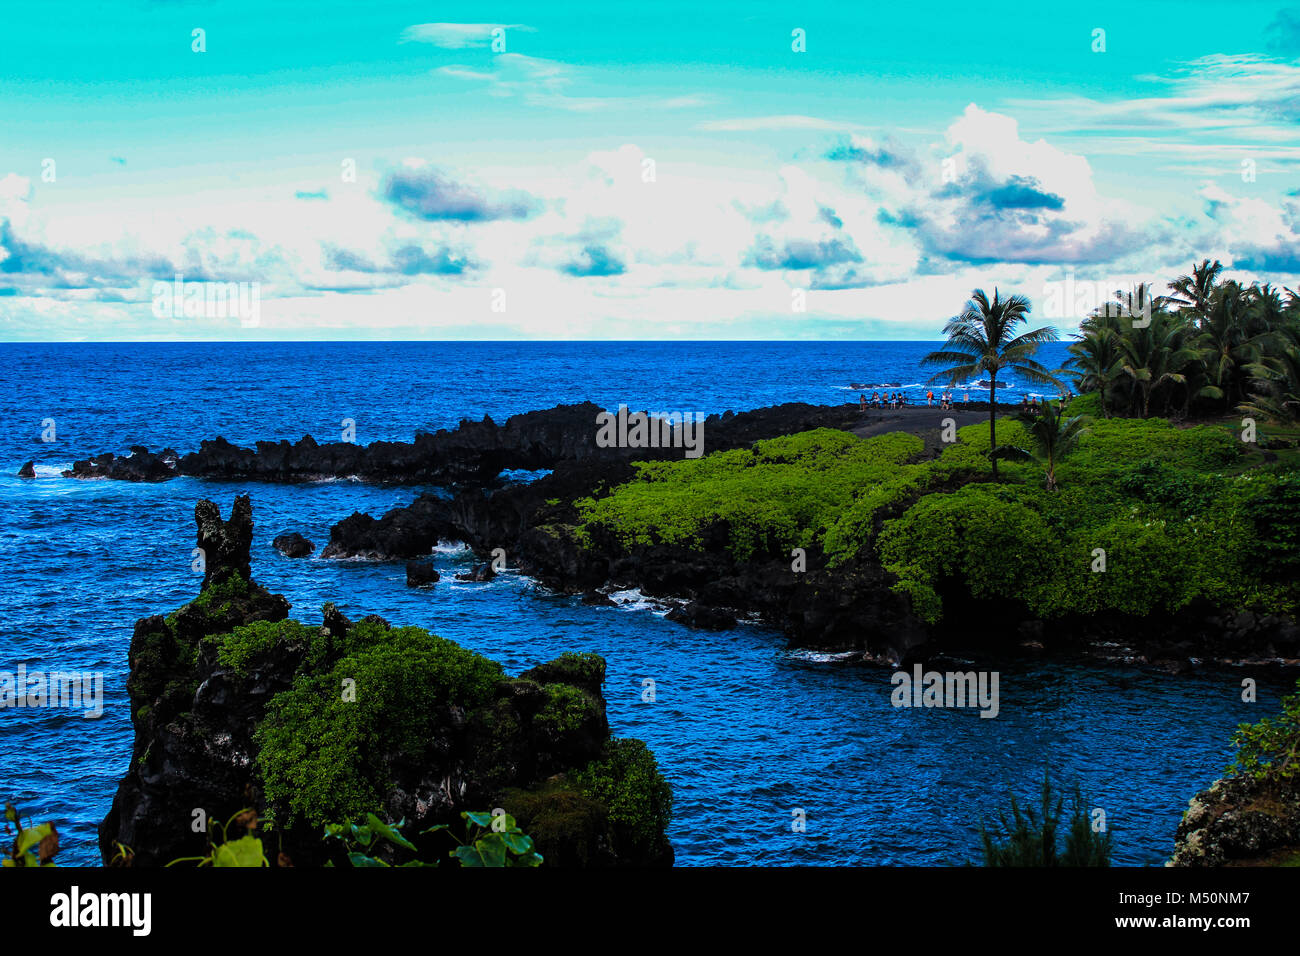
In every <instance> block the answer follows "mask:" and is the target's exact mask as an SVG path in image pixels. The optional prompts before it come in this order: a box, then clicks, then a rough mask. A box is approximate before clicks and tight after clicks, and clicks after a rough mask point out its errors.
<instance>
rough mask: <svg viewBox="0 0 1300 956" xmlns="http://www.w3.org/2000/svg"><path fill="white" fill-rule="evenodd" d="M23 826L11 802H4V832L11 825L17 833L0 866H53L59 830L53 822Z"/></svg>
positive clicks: (57, 847) (57, 846)
mask: <svg viewBox="0 0 1300 956" xmlns="http://www.w3.org/2000/svg"><path fill="white" fill-rule="evenodd" d="M28 822H29V825H28V826H23V822H22V818H21V816H20V815H19V813H18V810H17V809H16V808H15V807H14V805H13V804H12V803H6V804H5V833H6V834H7V833H8V832H9V829H10V826H11V825H12V826H13V827H14V828H15V829H16V830H17V833H15V834H14V842H13V844H12V845H11V846H10V848H9V853H8V854H7V855H6V856H5V858H4V861H3V862H2V863H0V866H55V865H56V864H55V863H54V862H53V861H54V856H55V854H56V853H58V852H59V831H58V830H57V829H56V828H55V826H54V824H53V823H42V824H41V825H40V826H35V827H34V826H30V820H29V821H28Z"/></svg>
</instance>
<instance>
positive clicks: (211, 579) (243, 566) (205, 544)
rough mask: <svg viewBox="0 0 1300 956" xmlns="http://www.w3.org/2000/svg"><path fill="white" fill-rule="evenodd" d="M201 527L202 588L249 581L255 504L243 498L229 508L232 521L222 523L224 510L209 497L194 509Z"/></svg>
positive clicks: (199, 527)
mask: <svg viewBox="0 0 1300 956" xmlns="http://www.w3.org/2000/svg"><path fill="white" fill-rule="evenodd" d="M194 522H195V524H197V525H198V539H197V545H198V549H199V550H200V551H201V552H202V553H203V561H204V572H203V589H204V590H207V589H208V588H209V587H211V586H212V585H213V584H220V583H223V582H225V581H227V580H229V579H230V578H232V577H238V578H239V579H240V580H242V581H248V580H249V579H250V577H251V576H252V572H251V571H250V570H249V563H250V562H249V556H248V555H249V549H250V548H251V547H252V545H253V504H252V502H251V501H250V500H249V498H248V495H240V496H239V497H238V498H236V499H235V503H234V505H233V506H232V507H231V509H230V520H229V521H223V520H221V509H220V508H218V507H217V506H216V504H215V503H214V502H211V501H208V500H207V499H206V498H205V499H204V500H202V501H200V502H199V503H198V504H197V505H195V506H194Z"/></svg>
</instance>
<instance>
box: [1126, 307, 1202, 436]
mask: <svg viewBox="0 0 1300 956" xmlns="http://www.w3.org/2000/svg"><path fill="white" fill-rule="evenodd" d="M1186 336H1187V326H1185V325H1184V324H1183V323H1182V322H1181V321H1180V320H1178V319H1177V318H1175V317H1174V316H1171V315H1170V314H1169V313H1167V312H1154V313H1152V315H1151V324H1150V325H1148V326H1146V327H1145V328H1141V329H1139V328H1134V329H1133V330H1132V331H1131V332H1130V333H1129V334H1128V335H1126V336H1125V337H1124V338H1123V339H1122V340H1121V342H1120V355H1121V358H1120V371H1122V372H1123V373H1124V374H1125V375H1126V376H1128V377H1129V378H1130V379H1131V380H1132V381H1133V383H1134V385H1136V386H1137V392H1136V394H1135V395H1134V398H1135V399H1136V398H1137V397H1138V396H1139V395H1140V396H1141V399H1142V417H1143V418H1147V417H1149V416H1150V414H1151V395H1152V393H1153V392H1155V391H1156V390H1157V389H1159V388H1161V387H1163V386H1166V385H1186V384H1187V375H1186V374H1185V373H1186V370H1187V369H1188V367H1189V366H1190V365H1191V364H1192V363H1194V362H1195V361H1196V360H1197V359H1198V358H1200V355H1199V353H1198V352H1197V350H1196V349H1193V348H1189V347H1188V346H1187V345H1186ZM1200 393H1201V394H1202V395H1204V396H1206V397H1217V396H1218V394H1219V392H1218V389H1216V388H1215V387H1214V386H1212V385H1207V386H1205V387H1203V388H1202V389H1201V390H1200Z"/></svg>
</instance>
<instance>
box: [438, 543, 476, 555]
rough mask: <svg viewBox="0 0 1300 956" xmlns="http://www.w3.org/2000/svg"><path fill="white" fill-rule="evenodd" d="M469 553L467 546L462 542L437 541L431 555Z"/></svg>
mask: <svg viewBox="0 0 1300 956" xmlns="http://www.w3.org/2000/svg"><path fill="white" fill-rule="evenodd" d="M467 551H469V545H467V544H466V543H465V542H464V541H439V542H438V543H437V544H435V545H434V546H433V549H432V553H433V554H464V553H466V552H467Z"/></svg>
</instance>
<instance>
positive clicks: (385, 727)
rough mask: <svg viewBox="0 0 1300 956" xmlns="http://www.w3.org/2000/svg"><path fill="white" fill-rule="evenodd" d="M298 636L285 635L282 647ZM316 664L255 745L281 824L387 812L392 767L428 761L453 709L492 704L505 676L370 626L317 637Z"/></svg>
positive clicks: (413, 630) (405, 632) (280, 698)
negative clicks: (395, 762) (399, 761)
mask: <svg viewBox="0 0 1300 956" xmlns="http://www.w3.org/2000/svg"><path fill="white" fill-rule="evenodd" d="M285 624H286V625H292V624H293V622H285ZM298 633H299V632H298V630H297V629H295V628H293V627H290V626H284V627H282V628H281V637H280V639H282V640H283V639H293V638H294V637H295V636H296V635H297V634H298ZM327 644H328V646H327ZM308 661H309V666H308V667H307V668H305V669H304V671H303V672H301V673H300V674H299V676H298V678H297V679H296V680H295V681H294V684H293V687H292V688H290V689H289V690H287V691H284V692H282V693H280V694H278V695H276V697H275V698H273V699H272V701H271V703H270V705H269V706H268V708H267V712H266V717H265V718H264V719H263V720H262V722H261V723H260V724H259V725H258V728H257V732H256V736H255V739H256V741H257V743H258V746H259V748H260V750H259V754H258V765H259V767H260V769H261V771H262V776H263V779H264V781H265V786H266V797H267V800H268V803H269V804H270V805H273V806H275V807H276V808H282V809H283V810H284V811H285V814H286V819H284V820H281V821H279V822H281V823H283V824H291V823H294V822H299V821H306V822H309V823H313V824H323V823H324V822H325V821H326V820H331V819H335V820H336V819H339V818H340V817H342V818H345V819H349V818H352V817H355V816H357V815H359V814H361V813H364V812H366V811H367V810H368V809H369V808H370V807H374V806H379V805H381V804H382V802H383V801H382V797H383V795H384V794H385V793H386V792H387V791H388V789H389V787H390V785H391V782H390V781H389V780H387V779H386V778H385V774H384V771H383V769H382V767H383V762H384V760H385V759H388V758H391V757H392V756H393V755H401V756H403V757H408V758H410V759H412V760H418V759H420V758H421V757H422V756H423V755H424V754H425V752H426V750H427V748H428V747H429V746H430V740H431V738H432V737H433V735H434V731H435V730H436V729H437V727H438V726H439V723H440V721H441V720H442V714H443V713H444V711H445V710H446V708H447V707H449V706H456V707H462V708H466V709H469V708H473V707H476V706H479V705H481V704H484V703H486V702H487V701H488V700H489V699H490V698H491V696H492V688H493V686H494V685H495V683H496V681H498V680H500V679H501V678H502V677H503V676H504V672H503V671H502V669H501V665H499V664H497V663H496V662H495V661H490V660H488V659H487V658H486V657H483V656H481V655H479V654H475V653H474V652H473V651H469V650H466V649H465V648H463V647H461V646H460V645H459V644H456V643H454V642H452V641H448V640H445V639H444V638H441V637H437V636H436V635H433V634H430V633H429V632H428V631H425V630H423V629H422V628H418V627H402V628H391V629H390V628H387V627H384V626H383V625H382V624H379V623H376V622H371V621H362V622H359V623H357V624H355V625H353V627H352V628H351V629H350V630H349V631H348V633H347V637H346V638H345V639H343V640H342V641H339V642H336V643H328V642H327V639H325V638H321V637H319V636H317V637H316V640H315V642H314V644H313V647H312V650H311V651H310V652H309V656H308ZM311 665H314V666H311Z"/></svg>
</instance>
